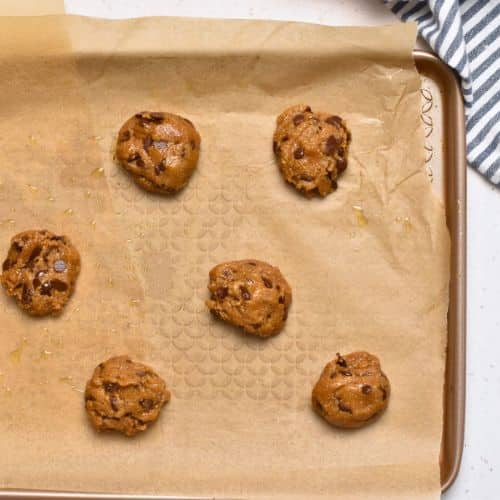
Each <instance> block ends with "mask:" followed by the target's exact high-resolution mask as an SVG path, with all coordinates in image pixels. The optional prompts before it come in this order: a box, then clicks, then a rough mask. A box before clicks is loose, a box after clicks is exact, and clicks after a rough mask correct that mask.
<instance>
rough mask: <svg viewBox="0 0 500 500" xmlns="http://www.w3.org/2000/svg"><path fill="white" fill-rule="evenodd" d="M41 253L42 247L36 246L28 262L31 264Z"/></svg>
mask: <svg viewBox="0 0 500 500" xmlns="http://www.w3.org/2000/svg"><path fill="white" fill-rule="evenodd" d="M41 253H42V247H40V246H36V247H35V248H34V249H33V251H32V252H31V255H30V257H29V259H28V262H33V261H34V260H35V259H36V258H37V257H38V256H39V255H40V254H41Z"/></svg>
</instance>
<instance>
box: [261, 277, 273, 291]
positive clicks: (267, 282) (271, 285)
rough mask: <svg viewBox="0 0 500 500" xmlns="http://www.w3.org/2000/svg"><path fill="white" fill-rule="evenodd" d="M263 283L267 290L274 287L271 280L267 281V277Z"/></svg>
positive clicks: (263, 278)
mask: <svg viewBox="0 0 500 500" xmlns="http://www.w3.org/2000/svg"><path fill="white" fill-rule="evenodd" d="M262 281H263V282H264V285H265V286H266V288H272V287H273V282H272V281H271V280H269V279H267V278H266V277H265V276H262Z"/></svg>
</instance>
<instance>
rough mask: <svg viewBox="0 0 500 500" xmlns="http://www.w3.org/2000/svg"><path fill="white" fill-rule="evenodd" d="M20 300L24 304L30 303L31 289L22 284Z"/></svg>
mask: <svg viewBox="0 0 500 500" xmlns="http://www.w3.org/2000/svg"><path fill="white" fill-rule="evenodd" d="M21 300H22V301H23V303H24V304H30V303H31V300H32V299H31V290H30V289H29V288H28V287H27V286H26V285H24V286H23V294H22V297H21Z"/></svg>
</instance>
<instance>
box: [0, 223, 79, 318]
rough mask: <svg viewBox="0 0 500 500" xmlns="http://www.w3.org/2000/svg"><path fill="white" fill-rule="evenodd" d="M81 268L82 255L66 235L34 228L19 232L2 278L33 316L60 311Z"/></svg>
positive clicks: (20, 304)
mask: <svg viewBox="0 0 500 500" xmlns="http://www.w3.org/2000/svg"><path fill="white" fill-rule="evenodd" d="M79 272H80V255H79V254H78V251H77V250H76V248H75V247H74V246H73V245H72V244H71V242H70V241H69V239H68V238H67V237H66V236H57V235H55V234H53V233H51V232H50V231H46V230H36V229H32V230H29V231H24V232H22V233H19V234H16V235H15V236H14V237H13V238H12V240H11V244H10V248H9V252H8V254H7V258H6V259H5V261H4V263H3V266H2V276H1V277H0V281H1V282H2V285H3V287H4V289H5V291H6V292H7V294H8V295H10V296H11V297H13V298H14V299H15V300H16V301H17V303H18V304H19V306H20V307H21V308H22V309H24V310H25V311H26V312H27V313H29V314H31V315H33V316H46V315H48V314H59V313H60V312H61V311H62V309H63V308H64V306H65V304H66V302H68V300H69V298H70V297H71V295H72V293H73V290H74V288H75V282H76V279H77V277H78V274H79Z"/></svg>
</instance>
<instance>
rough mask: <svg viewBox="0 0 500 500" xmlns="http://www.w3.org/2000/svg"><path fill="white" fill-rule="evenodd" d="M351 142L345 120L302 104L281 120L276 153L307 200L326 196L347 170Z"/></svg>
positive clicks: (288, 178) (285, 174)
mask: <svg viewBox="0 0 500 500" xmlns="http://www.w3.org/2000/svg"><path fill="white" fill-rule="evenodd" d="M350 142H351V133H350V132H349V130H348V129H347V126H346V123H345V121H344V120H343V119H342V118H340V117H339V116H336V115H332V114H331V113H324V112H320V111H318V112H313V111H312V109H311V108H310V107H309V106H305V105H302V104H299V105H297V106H292V107H291V108H288V109H287V110H285V111H284V112H283V113H281V115H279V116H278V118H277V120H276V131H275V132H274V137H273V150H274V154H275V155H276V159H277V161H278V165H279V168H280V170H281V173H282V174H283V177H284V178H285V180H286V181H287V182H289V183H290V184H292V185H293V186H294V187H295V188H296V189H297V190H298V191H300V192H301V193H303V194H304V195H306V196H307V197H312V196H314V195H320V196H326V195H327V194H329V193H331V192H333V191H335V190H336V189H337V179H338V177H339V175H340V174H341V173H342V172H343V171H344V170H345V169H346V168H347V156H348V150H349V144H350Z"/></svg>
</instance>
